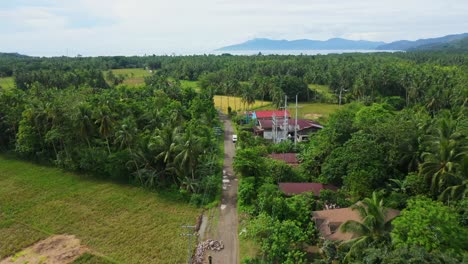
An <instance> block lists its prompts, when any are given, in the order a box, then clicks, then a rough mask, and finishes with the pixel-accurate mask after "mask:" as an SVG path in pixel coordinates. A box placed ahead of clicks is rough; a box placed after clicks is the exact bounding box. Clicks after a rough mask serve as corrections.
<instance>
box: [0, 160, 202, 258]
mask: <svg viewBox="0 0 468 264" xmlns="http://www.w3.org/2000/svg"><path fill="white" fill-rule="evenodd" d="M199 213H200V209H197V208H194V207H192V206H189V205H187V204H185V203H181V202H177V201H174V200H171V198H166V197H165V196H164V195H162V194H158V193H155V192H150V191H146V190H144V189H142V188H137V187H132V186H128V185H122V184H116V183H110V182H102V181H97V180H93V179H89V178H88V177H86V176H79V175H76V174H72V173H66V172H63V171H61V170H60V169H56V168H50V167H42V166H38V165H34V164H31V163H27V162H22V161H17V160H12V159H9V158H6V157H2V156H0V259H2V258H4V257H6V256H9V255H12V254H15V253H16V252H19V251H21V249H22V248H25V247H27V246H29V245H31V244H33V243H35V242H36V241H38V240H41V239H44V238H46V237H48V236H49V235H52V234H70V235H75V236H76V237H77V238H79V239H81V243H82V244H84V245H86V246H88V247H89V248H90V249H91V251H92V252H93V254H94V255H98V256H100V257H96V256H89V255H86V256H82V258H80V259H79V260H77V263H90V261H91V263H108V261H107V260H113V261H115V262H117V263H183V262H184V261H185V260H186V257H187V256H186V252H187V251H186V249H187V238H186V237H182V236H180V235H179V234H180V233H183V232H184V231H186V230H183V228H181V226H182V225H186V224H188V225H194V224H195V222H196V216H197V215H198V214H199ZM102 256H104V257H102ZM88 260H89V261H88Z"/></svg>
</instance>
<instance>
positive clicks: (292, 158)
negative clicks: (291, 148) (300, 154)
mask: <svg viewBox="0 0 468 264" xmlns="http://www.w3.org/2000/svg"><path fill="white" fill-rule="evenodd" d="M269 157H270V158H272V159H275V160H282V161H284V162H286V163H288V164H298V163H299V161H298V160H297V156H296V153H273V154H270V155H269Z"/></svg>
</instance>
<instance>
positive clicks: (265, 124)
mask: <svg viewBox="0 0 468 264" xmlns="http://www.w3.org/2000/svg"><path fill="white" fill-rule="evenodd" d="M258 123H259V127H260V128H262V129H268V130H269V129H272V128H273V120H269V119H265V120H258ZM283 123H284V118H277V119H276V127H281V128H282V126H283ZM288 125H289V128H288V129H290V130H291V131H293V130H294V126H295V125H296V120H295V119H288ZM311 127H315V128H323V126H321V125H320V124H318V123H317V122H314V121H312V120H307V119H298V120H297V130H298V131H300V130H304V129H307V128H311Z"/></svg>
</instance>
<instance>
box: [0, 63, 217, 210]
mask: <svg viewBox="0 0 468 264" xmlns="http://www.w3.org/2000/svg"><path fill="white" fill-rule="evenodd" d="M58 73H60V72H56V71H48V70H44V71H40V74H37V72H32V73H26V74H25V75H19V76H21V78H17V79H16V81H17V83H18V82H23V80H25V79H28V80H30V83H31V84H30V85H25V86H17V88H16V89H11V90H0V149H2V150H3V151H7V152H10V153H14V154H15V155H18V156H20V157H22V158H25V159H29V160H35V161H37V162H45V163H50V164H54V165H56V166H59V167H62V168H65V169H68V170H73V171H78V172H83V173H88V174H92V175H94V176H96V177H99V178H104V179H112V180H117V181H124V182H131V183H135V184H140V185H143V186H147V187H149V188H159V189H170V190H175V191H178V192H180V193H181V194H182V196H183V197H187V199H191V202H192V203H194V204H197V205H201V204H206V203H208V202H211V201H212V200H213V199H214V197H215V196H216V194H217V193H218V192H219V191H220V187H219V186H218V180H219V175H220V170H221V167H220V164H219V155H220V150H219V143H218V142H219V141H220V140H221V139H220V138H219V136H218V135H216V134H215V130H214V127H217V126H219V120H218V117H217V112H216V110H215V109H214V105H213V100H212V98H211V97H209V96H208V95H206V94H204V93H197V92H195V91H194V90H193V89H190V88H182V87H180V84H179V83H178V82H175V81H174V82H173V81H168V80H166V79H165V80H162V79H157V78H155V79H151V80H147V85H145V86H143V87H140V88H138V89H136V88H133V87H126V86H119V87H112V88H109V85H108V84H107V83H105V82H104V83H102V85H100V84H99V82H96V80H100V82H102V81H103V80H104V78H103V76H102V73H101V72H99V73H96V72H95V71H94V70H79V69H77V70H74V71H72V72H66V73H65V74H58ZM90 73H94V75H93V74H90ZM75 74H77V75H79V79H82V80H83V82H81V83H80V82H78V83H75V82H73V81H71V80H70V78H71V76H75ZM19 76H18V77H19ZM28 82H29V81H28Z"/></svg>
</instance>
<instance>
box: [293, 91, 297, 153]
mask: <svg viewBox="0 0 468 264" xmlns="http://www.w3.org/2000/svg"><path fill="white" fill-rule="evenodd" d="M296 144H297V94H296V121H295V122H294V146H296Z"/></svg>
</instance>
